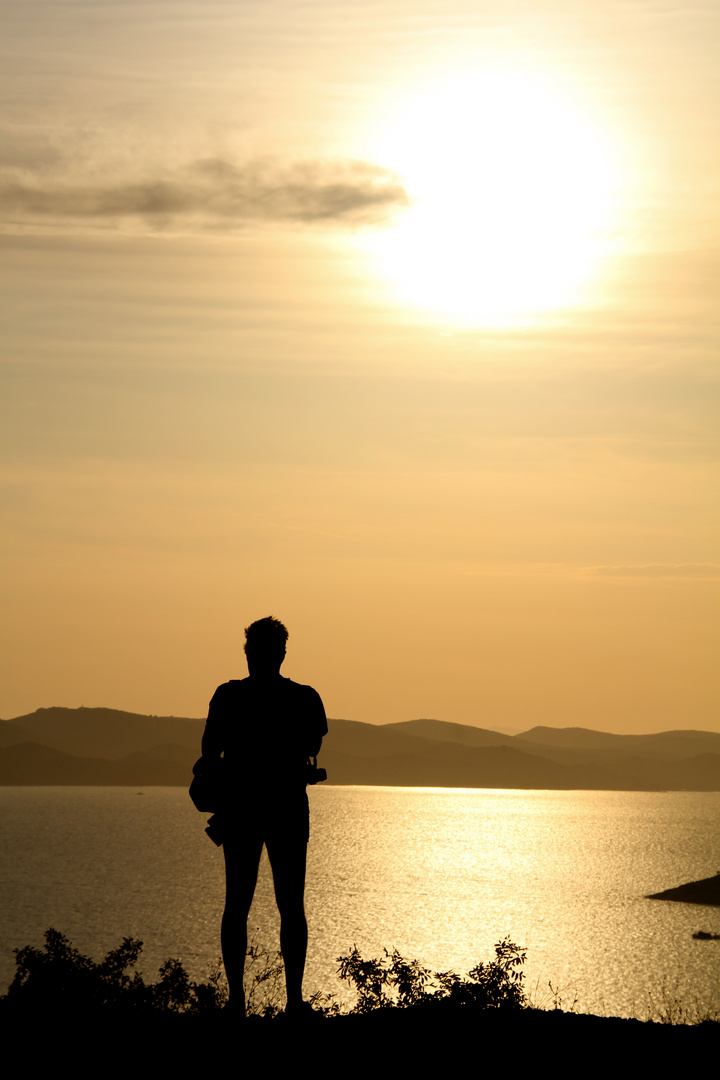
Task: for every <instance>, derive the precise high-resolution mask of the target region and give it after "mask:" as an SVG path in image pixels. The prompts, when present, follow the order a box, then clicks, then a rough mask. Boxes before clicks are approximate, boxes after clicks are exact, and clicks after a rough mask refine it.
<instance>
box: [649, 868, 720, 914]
mask: <svg viewBox="0 0 720 1080" xmlns="http://www.w3.org/2000/svg"><path fill="white" fill-rule="evenodd" d="M646 899H647V900H675V901H676V902H677V903H680V904H706V905H708V906H711V907H720V873H717V874H715V875H714V876H713V877H709V878H702V880H701V881H688V882H687V883H686V884H685V885H678V886H676V887H675V888H674V889H664V890H663V891H662V892H658V893H651V894H650V895H649V896H647V897H646Z"/></svg>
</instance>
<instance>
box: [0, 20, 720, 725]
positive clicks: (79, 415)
mask: <svg viewBox="0 0 720 1080" xmlns="http://www.w3.org/2000/svg"><path fill="white" fill-rule="evenodd" d="M0 21H1V23H2V28H3V32H2V34H0V50H1V51H2V64H1V65H0V71H1V72H2V74H0V101H1V104H2V109H1V110H0V116H1V117H2V120H1V121H0V229H1V231H2V239H1V243H0V268H1V272H2V296H3V303H2V312H1V314H0V317H1V319H2V340H3V359H2V383H3V392H2V403H3V413H2V426H1V428H0V438H2V443H3V451H4V452H3V458H2V461H3V464H2V487H1V495H0V497H1V500H2V511H3V552H4V555H3V563H4V568H5V569H4V574H3V586H2V588H3V612H4V615H3V620H2V635H3V656H4V663H3V675H2V682H1V684H0V687H1V688H0V716H3V717H5V718H10V717H12V716H15V715H19V714H21V713H24V712H29V711H31V710H33V709H34V708H37V707H38V706H49V705H66V706H79V705H88V706H90V705H93V706H94V705H104V706H108V707H115V708H123V709H129V710H132V711H137V712H148V713H157V714H175V715H184V716H201V715H202V714H203V713H204V711H205V709H206V705H207V701H208V700H209V697H210V696H211V694H212V691H213V690H214V688H215V686H216V685H217V684H218V683H220V682H222V681H224V680H225V679H227V678H230V677H242V676H243V675H244V674H245V669H244V663H243V661H242V642H243V632H242V631H243V627H244V626H246V625H247V624H248V623H249V622H251V621H252V620H254V619H256V618H260V617H262V616H265V615H268V614H272V615H275V616H277V617H278V618H281V619H282V620H283V621H285V622H286V623H287V625H288V628H289V630H290V642H289V653H288V659H287V662H286V665H285V668H284V673H285V674H286V675H288V676H290V677H292V678H295V679H297V680H298V681H301V682H309V683H311V684H313V685H314V686H316V687H317V689H318V690H319V691H320V693H321V695H322V697H323V699H324V701H325V704H326V708H327V711H328V714H329V715H330V716H336V717H337V716H343V717H347V718H349V719H354V720H364V721H372V722H388V721H395V720H407V719H412V718H415V717H420V716H432V717H436V718H438V719H442V720H449V721H456V722H460V723H472V724H478V725H480V726H483V727H506V728H514V729H517V730H525V729H527V728H529V727H532V726H534V725H535V724H549V725H555V726H571V725H572V726H585V727H594V728H599V729H602V730H606V731H618V732H646V731H658V730H666V729H669V728H700V729H712V730H720V710H719V709H718V704H719V698H720V695H719V693H718V689H719V688H718V681H719V680H718V664H717V655H718V633H717V630H718V584H719V580H720V551H719V549H718V514H717V508H718V506H717V502H718V501H717V489H718V485H717V479H718V469H717V461H718V451H717V438H716V435H717V393H716V387H717V358H718V349H717V346H718V333H717V330H718V317H717V297H718V280H719V277H720V275H719V273H718V271H719V269H720V191H719V190H718V189H719V188H720V183H719V182H718V178H719V177H720V149H719V147H718V138H717V132H718V125H719V122H720V115H719V113H720V68H719V66H718V64H717V43H718V40H719V39H720V3H718V0H713V2H712V3H702V2H700V3H695V4H693V5H678V4H676V3H670V2H664V0H663V2H660V0H604V2H603V3H602V4H598V3H597V2H595V0H592V2H590V0H565V2H552V0H551V2H548V3H542V4H539V3H537V2H536V0H517V2H502V3H501V2H499V0H494V2H484V3H481V2H461V0H443V2H442V3H439V2H438V3H436V2H423V0H384V2H383V3H382V4H380V3H373V2H371V0H368V2H365V0H363V3H356V4H350V3H347V2H345V3H343V4H341V3H336V2H330V0H317V2H307V3H305V2H293V0H263V2H260V0H242V2H241V0H224V2H214V0H202V2H201V0H190V2H185V0H173V2H172V3H170V2H164V3H163V2H154V0H123V2H115V0H96V2H93V3H88V2H74V0H50V2H41V0H14V2H0Z"/></svg>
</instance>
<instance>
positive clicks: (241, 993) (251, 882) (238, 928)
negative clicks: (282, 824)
mask: <svg viewBox="0 0 720 1080" xmlns="http://www.w3.org/2000/svg"><path fill="white" fill-rule="evenodd" d="M262 847H263V846H262V841H260V842H259V843H248V842H247V840H245V839H240V840H236V839H229V840H226V841H225V843H224V844H223V848H224V851H225V911H224V912H223V917H222V925H221V928H220V941H221V943H222V954H223V963H224V965H225V974H226V976H227V981H228V987H229V989H230V998H229V1001H228V1004H229V1006H230V1007H231V1008H232V1010H233V1012H237V1013H239V1014H240V1015H241V1016H244V1015H245V988H244V986H243V975H244V973H245V955H246V953H247V920H248V915H249V914H250V905H251V904H252V900H253V896H254V894H255V885H256V884H257V876H258V866H259V865H260V855H261V854H262Z"/></svg>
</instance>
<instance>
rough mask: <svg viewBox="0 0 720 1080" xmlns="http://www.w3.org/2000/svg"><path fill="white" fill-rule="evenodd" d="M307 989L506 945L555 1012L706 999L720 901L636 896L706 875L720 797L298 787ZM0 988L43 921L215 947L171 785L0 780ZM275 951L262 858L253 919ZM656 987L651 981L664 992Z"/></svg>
mask: <svg viewBox="0 0 720 1080" xmlns="http://www.w3.org/2000/svg"><path fill="white" fill-rule="evenodd" d="M310 800H311V815H312V818H311V820H312V824H311V841H310V849H309V857H308V886H307V894H306V896H307V912H308V921H309V924H310V933H311V940H310V951H309V956H308V968H307V979H306V988H307V990H308V991H309V992H312V991H313V990H315V989H322V990H326V991H328V990H336V991H339V993H340V996H342V995H343V994H345V996H346V997H347V991H346V990H344V988H342V986H341V984H339V983H338V981H337V979H336V975H335V970H336V966H337V965H336V962H335V961H336V957H338V956H339V955H341V954H342V953H347V952H349V951H350V949H351V948H352V946H353V944H357V946H358V948H359V949H360V951H361V952H362V953H363V955H365V956H377V955H380V954H381V952H382V948H383V946H387V947H389V948H390V947H395V948H397V949H399V951H400V952H401V953H402V954H403V955H404V956H406V957H408V958H417V959H419V960H421V961H422V962H423V963H425V964H427V965H428V966H430V967H432V968H434V969H438V970H446V969H448V968H453V969H455V970H457V971H467V970H468V969H469V968H471V967H473V966H474V965H475V964H476V963H477V961H478V960H484V959H488V958H490V957H491V956H492V954H493V945H494V944H495V942H497V941H499V940H500V939H501V938H503V937H505V936H506V935H509V936H510V937H511V938H512V940H513V941H515V942H517V943H518V944H520V945H522V946H524V947H526V948H527V950H528V959H527V964H526V974H527V982H528V986H529V988H530V989H531V990H532V991H533V994H534V996H535V997H536V999H538V1000H539V1001H541V1002H542V1001H545V1002H548V1001H549V1000H550V998H551V992H550V991H549V989H548V982H552V985H553V987H555V988H557V989H559V990H560V993H561V997H562V1000H563V1002H564V1004H565V1005H566V1007H569V1006H570V1005H572V1003H573V1001H574V1000H575V998H577V1000H578V1008H579V1009H581V1010H584V1011H592V1012H599V1013H602V1014H607V1015H623V1016H632V1015H635V1016H639V1017H640V1018H644V1017H645V1016H646V1015H647V1011H648V1005H649V998H650V996H652V998H653V999H654V1000H655V1001H659V1000H660V999H661V998H662V995H663V992H666V993H670V994H671V995H673V996H678V997H680V998H681V999H682V1000H684V1001H685V1002H686V1003H688V1004H691V1005H693V1004H697V1005H698V1006H699V1007H700V1008H701V1009H703V1008H708V1007H710V1006H712V1005H717V1004H718V1003H719V1002H718V972H719V969H720V963H719V959H720V943H718V942H712V941H696V940H694V939H693V938H692V933H693V931H694V930H696V929H703V930H709V931H713V932H715V933H718V932H720V909H718V908H710V907H698V906H695V905H689V904H673V903H665V902H660V901H652V900H645V899H644V896H645V895H646V894H647V893H652V892H657V891H659V890H661V889H665V888H669V887H671V886H673V885H678V884H681V883H682V882H684V881H690V880H696V879H698V878H703V877H708V876H710V875H711V874H713V873H715V872H716V871H717V870H718V869H720V794H718V793H715V792H709V793H707V792H700V793H698V792H669V793H658V792H602V791H601V792H597V791H576V792H572V791H571V792H558V791H515V790H512V791H511V790H496V789H492V790H458V789H450V788H444V789H443V788H440V789H438V788H435V789H421V788H369V787H328V786H324V787H318V788H315V789H311V791H310ZM0 822H2V825H1V826H0V828H1V830H2V845H1V848H0V986H1V987H2V988H3V990H4V988H5V987H6V986H7V984H8V982H9V981H10V979H11V978H12V974H13V970H14V958H13V954H12V949H13V947H14V946H22V945H26V944H36V945H39V944H41V943H42V934H43V931H44V930H45V929H47V927H48V926H51V925H52V926H55V927H57V929H59V930H61V931H62V932H63V933H65V934H66V935H67V936H68V937H69V938H70V939H71V941H72V942H73V944H74V945H75V946H76V947H77V948H79V949H80V950H81V951H82V952H86V953H88V954H89V955H91V956H94V957H95V958H99V957H100V956H102V955H104V953H105V952H106V951H107V950H108V949H110V948H114V947H116V946H117V945H118V944H119V942H120V940H121V939H122V938H123V937H124V936H133V937H139V938H141V939H142V940H143V941H144V942H145V943H146V944H145V949H144V952H143V957H142V961H141V967H142V970H143V972H144V974H145V975H146V977H149V978H154V977H155V974H156V972H157V968H158V965H159V964H160V963H161V962H162V961H163V960H165V959H166V958H167V957H168V956H178V957H180V958H181V959H182V960H183V962H184V963H185V964H186V966H187V968H188V970H189V971H190V973H191V975H192V976H193V977H194V978H201V977H205V976H206V975H207V973H208V971H209V970H210V968H211V967H212V965H213V963H214V962H215V960H216V959H217V957H218V956H219V952H220V948H219V922H220V915H221V912H222V906H223V891H224V879H223V861H222V853H221V851H220V850H219V849H217V848H215V847H214V846H213V844H212V843H211V842H210V841H209V840H208V839H207V837H206V836H205V834H204V832H203V823H204V818H203V817H202V816H201V815H199V814H197V812H196V811H195V810H194V808H193V807H192V805H191V804H190V802H189V800H188V797H187V792H186V791H185V789H179V788H145V789H134V788H83V787H74V788H0ZM250 926H251V928H252V927H258V928H259V929H258V940H259V941H261V942H263V943H264V944H266V945H268V946H269V947H271V948H274V947H276V944H277V938H278V919H277V913H276V910H275V906H274V900H273V893H272V881H271V878H270V875H269V869H268V866H267V861H266V859H265V857H264V858H263V864H262V867H261V874H260V880H259V883H258V889H257V893H256V897H255V901H254V904H253V909H252V911H251V915H250ZM663 988H664V989H663Z"/></svg>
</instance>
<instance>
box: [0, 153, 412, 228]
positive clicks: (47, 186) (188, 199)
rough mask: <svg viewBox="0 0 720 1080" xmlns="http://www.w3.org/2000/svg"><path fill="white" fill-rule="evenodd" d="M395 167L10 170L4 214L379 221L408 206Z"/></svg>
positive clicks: (324, 164) (163, 222) (1, 190)
mask: <svg viewBox="0 0 720 1080" xmlns="http://www.w3.org/2000/svg"><path fill="white" fill-rule="evenodd" d="M407 204H408V196H407V193H406V191H405V189H404V187H403V186H402V183H401V182H400V180H399V179H398V177H397V176H395V175H394V174H393V173H390V172H388V171H387V170H385V169H381V168H379V167H378V166H376V165H371V164H368V163H366V162H358V161H348V162H330V161H316V162H301V163H297V164H294V165H289V166H288V165H286V166H283V165H280V164H278V163H274V162H268V161H262V162H254V163H250V164H247V165H244V166H242V167H239V166H237V165H234V164H233V163H231V162H229V161H224V160H221V159H218V158H212V159H206V160H203V161H198V162H195V163H193V164H192V165H190V166H187V167H186V168H184V169H182V170H180V171H178V172H177V173H176V174H174V175H171V176H165V177H161V178H157V179H145V180H139V181H127V182H122V183H103V182H100V183H97V184H77V183H71V182H68V181H65V182H63V181H61V180H57V181H55V182H52V183H50V182H48V181H47V180H44V179H40V178H39V177H38V176H37V175H35V176H32V177H27V176H18V175H14V176H13V175H6V179H5V180H4V181H2V180H0V215H1V216H2V218H3V219H4V220H5V221H6V222H11V221H14V222H34V223H41V222H43V221H46V222H47V221H52V220H57V221H66V220H68V219H70V220H84V221H98V222H100V221H112V220H117V219H122V218H128V217H135V218H141V219H143V220H144V221H145V222H148V223H150V224H152V225H153V226H155V227H163V226H168V225H170V224H172V223H175V222H178V223H180V222H181V221H182V220H183V219H184V220H189V219H193V220H195V221H196V222H197V223H205V224H206V225H212V224H219V223H223V222H224V223H229V224H234V225H242V224H245V223H250V222H253V221H276V222H282V221H286V222H303V223H316V224H317V223H327V224H348V225H375V224H382V223H383V222H385V221H387V220H389V218H390V217H392V215H393V214H395V213H396V212H397V211H398V210H400V209H402V208H403V207H405V206H407Z"/></svg>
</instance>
